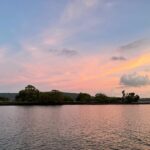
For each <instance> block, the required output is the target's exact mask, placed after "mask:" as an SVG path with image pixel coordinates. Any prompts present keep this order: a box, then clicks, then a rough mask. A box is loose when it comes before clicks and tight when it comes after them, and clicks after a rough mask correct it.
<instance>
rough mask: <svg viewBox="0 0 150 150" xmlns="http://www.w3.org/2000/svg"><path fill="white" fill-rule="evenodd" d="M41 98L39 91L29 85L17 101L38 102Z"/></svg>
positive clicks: (17, 97) (20, 93)
mask: <svg viewBox="0 0 150 150" xmlns="http://www.w3.org/2000/svg"><path fill="white" fill-rule="evenodd" d="M38 98H39V90H38V89H36V88H35V87H34V86H32V85H28V86H26V87H25V89H24V90H21V91H20V92H19V94H18V95H17V96H16V100H17V101H24V102H36V101H37V100H38Z"/></svg>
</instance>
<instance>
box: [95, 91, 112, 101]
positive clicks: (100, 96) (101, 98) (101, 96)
mask: <svg viewBox="0 0 150 150" xmlns="http://www.w3.org/2000/svg"><path fill="white" fill-rule="evenodd" d="M94 99H95V101H96V102H99V103H109V100H110V99H109V97H108V96H106V95H105V94H103V93H97V94H96V95H95V98H94Z"/></svg>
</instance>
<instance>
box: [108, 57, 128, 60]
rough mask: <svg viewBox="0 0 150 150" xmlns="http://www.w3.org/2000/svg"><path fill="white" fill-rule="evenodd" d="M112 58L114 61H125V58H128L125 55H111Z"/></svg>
mask: <svg viewBox="0 0 150 150" xmlns="http://www.w3.org/2000/svg"><path fill="white" fill-rule="evenodd" d="M111 60H113V61H125V60H127V58H125V57H123V56H113V57H111Z"/></svg>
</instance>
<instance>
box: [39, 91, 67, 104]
mask: <svg viewBox="0 0 150 150" xmlns="http://www.w3.org/2000/svg"><path fill="white" fill-rule="evenodd" d="M39 102H40V103H42V104H43V103H44V104H62V103H63V102H64V95H63V93H62V92H60V91H57V90H52V91H50V92H40V94H39Z"/></svg>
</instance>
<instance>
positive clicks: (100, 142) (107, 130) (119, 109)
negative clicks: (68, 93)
mask: <svg viewBox="0 0 150 150" xmlns="http://www.w3.org/2000/svg"><path fill="white" fill-rule="evenodd" d="M149 114H150V105H83V106H80V105H75V106H69V105H68V106H32V107H29V106H25V107H22V106H1V107H0V150H16V149H20V150H48V149H51V150H72V149H74V150H81V149H82V150H101V149H112V150H113V149H126V150H129V149H134V150H142V149H143V150H148V149H150V117H149Z"/></svg>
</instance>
